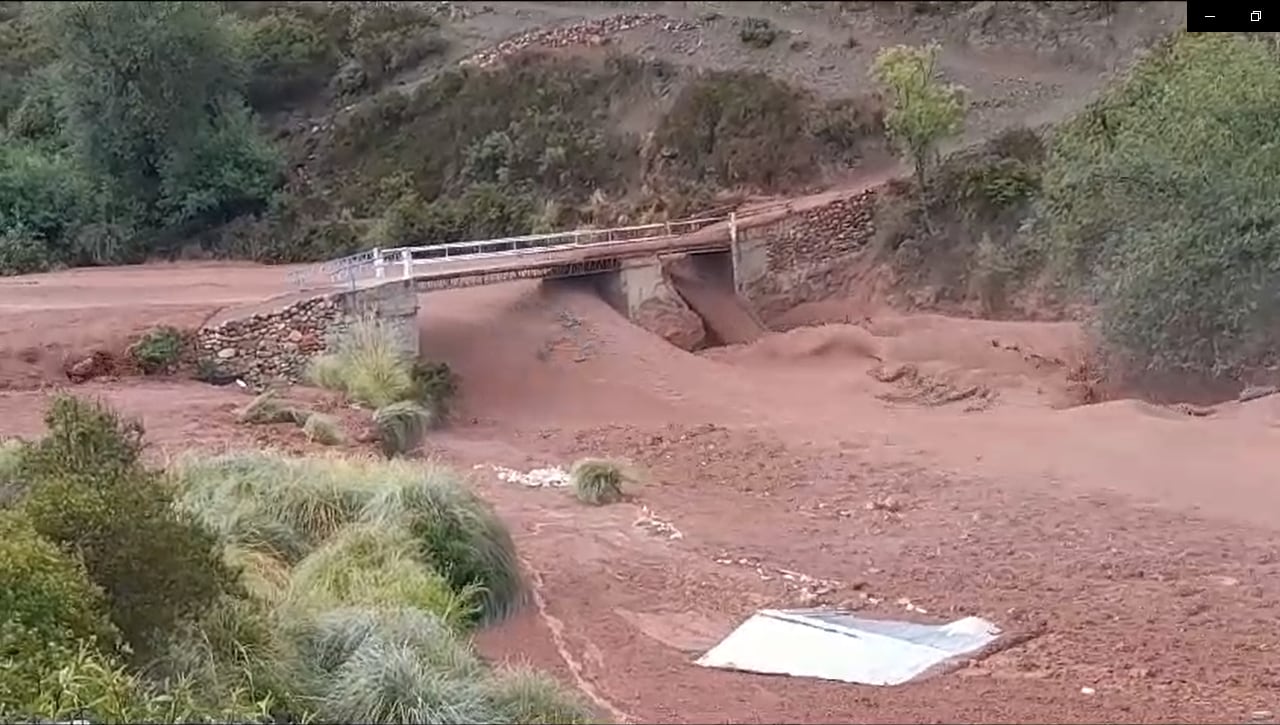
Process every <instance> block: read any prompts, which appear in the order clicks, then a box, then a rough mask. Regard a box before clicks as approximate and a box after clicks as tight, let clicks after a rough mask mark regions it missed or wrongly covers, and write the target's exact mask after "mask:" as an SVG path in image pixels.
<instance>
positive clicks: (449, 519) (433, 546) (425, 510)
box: [364, 464, 526, 622]
mask: <svg viewBox="0 0 1280 725" xmlns="http://www.w3.org/2000/svg"><path fill="white" fill-rule="evenodd" d="M364 520H365V521H369V522H376V523H377V524H378V525H382V526H391V525H400V526H404V527H405V528H406V529H407V530H408V531H409V532H410V533H412V534H413V536H414V537H415V538H416V539H417V540H418V541H419V543H420V545H421V546H422V547H423V555H424V556H425V558H426V560H427V562H429V563H430V564H431V565H432V566H433V567H434V568H435V570H436V571H438V572H440V573H441V574H443V575H444V576H445V578H446V579H448V580H449V583H450V584H451V585H452V586H453V588H454V590H455V591H463V590H464V589H467V588H469V587H477V586H478V587H479V588H480V589H481V592H482V593H481V597H480V605H481V609H480V612H479V618H480V619H481V620H482V621H486V622H491V621H496V620H499V619H502V618H504V617H506V616H507V615H508V614H510V613H511V612H513V611H515V610H516V609H517V608H518V607H520V606H521V605H523V604H524V603H525V596H526V591H525V588H524V583H523V580H522V578H521V575H520V562H519V559H518V558H517V556H516V551H515V543H514V542H513V541H512V539H511V533H510V532H509V531H508V530H507V528H506V526H505V525H504V524H503V523H502V520H501V519H499V518H498V516H497V515H496V514H495V513H494V512H493V509H491V508H490V507H489V506H488V504H486V503H485V502H484V501H482V500H481V499H480V498H478V497H477V496H476V495H475V494H473V493H472V492H471V491H470V490H468V489H467V488H466V487H465V485H463V483H462V482H460V481H459V480H458V479H457V477H456V475H455V474H454V473H453V472H451V471H449V470H448V469H446V468H443V467H440V466H436V465H434V464H428V465H427V467H426V468H425V470H423V471H421V472H420V473H418V474H417V475H410V476H399V477H396V478H395V479H390V477H388V480H386V481H385V483H384V485H383V486H382V487H380V489H379V490H378V491H376V492H375V494H374V496H373V497H372V498H371V499H370V501H369V503H368V505H367V507H366V508H365V512H364Z"/></svg>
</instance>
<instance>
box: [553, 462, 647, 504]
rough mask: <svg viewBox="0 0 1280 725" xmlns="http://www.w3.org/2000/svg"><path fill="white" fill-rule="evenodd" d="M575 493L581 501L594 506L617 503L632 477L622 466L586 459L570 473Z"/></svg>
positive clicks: (576, 464) (578, 463)
mask: <svg viewBox="0 0 1280 725" xmlns="http://www.w3.org/2000/svg"><path fill="white" fill-rule="evenodd" d="M569 479H570V480H571V481H572V482H573V493H574V495H575V496H577V497H578V500H579V501H582V502H583V503H589V504H592V505H593V506H599V505H601V504H607V503H615V502H617V501H621V500H622V498H623V491H622V486H623V484H624V483H626V482H628V481H630V480H632V477H631V475H630V474H629V473H627V472H626V470H625V469H624V468H623V467H622V465H620V464H618V463H614V462H613V461H606V460H602V459H599V458H584V459H583V460H581V461H578V462H577V463H575V464H573V469H572V470H570V471H569Z"/></svg>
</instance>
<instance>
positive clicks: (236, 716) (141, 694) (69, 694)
mask: <svg viewBox="0 0 1280 725" xmlns="http://www.w3.org/2000/svg"><path fill="white" fill-rule="evenodd" d="M50 654H51V657H53V658H54V659H56V660H57V661H58V662H59V664H60V667H59V668H58V669H56V670H52V671H48V672H46V673H45V674H44V676H43V677H42V678H41V679H40V681H39V683H38V684H37V686H36V689H35V690H34V691H33V692H32V693H31V694H30V696H29V698H28V699H26V700H23V701H19V702H0V719H2V720H4V721H5V722H30V721H34V722H113V723H116V722H119V723H124V722H148V723H253V722H261V720H262V717H263V715H264V714H265V712H264V709H263V707H262V705H261V704H260V703H254V702H251V701H250V700H249V698H248V697H246V696H245V694H244V693H243V692H239V691H237V692H232V693H230V695H229V696H228V698H227V699H225V700H221V701H219V702H217V703H209V702H208V701H207V700H205V699H204V698H202V697H201V696H200V695H199V694H197V693H196V692H195V690H194V688H193V687H192V686H191V684H190V683H189V682H178V683H176V684H175V685H174V686H173V687H168V688H160V687H156V686H154V685H151V684H150V683H147V682H145V681H143V680H140V679H139V678H138V677H136V676H135V675H133V674H131V673H130V672H129V671H128V670H126V669H125V668H124V667H121V666H120V665H119V664H117V663H116V662H115V661H114V660H112V659H110V658H109V657H106V656H104V655H103V654H102V653H100V652H98V651H96V650H94V649H93V648H92V647H91V646H89V645H87V644H84V643H81V644H80V646H79V647H78V648H72V649H70V650H66V649H59V650H51V652H50ZM15 669H16V667H15V663H13V662H12V661H4V660H0V690H2V689H3V688H4V687H5V686H6V685H7V684H8V683H11V682H12V680H11V677H12V676H13V675H14V670H15Z"/></svg>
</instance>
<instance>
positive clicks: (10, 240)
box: [0, 228, 52, 277]
mask: <svg viewBox="0 0 1280 725" xmlns="http://www.w3.org/2000/svg"><path fill="white" fill-rule="evenodd" d="M51 266H52V260H51V258H50V254H49V247H48V245H46V244H45V243H44V242H41V241H39V240H36V239H33V238H32V237H31V236H30V234H29V233H28V232H27V231H26V230H25V229H21V228H16V229H7V230H4V231H2V232H0V277H5V276H10V275H16V274H34V273H36V272H47V271H49V269H50V267H51Z"/></svg>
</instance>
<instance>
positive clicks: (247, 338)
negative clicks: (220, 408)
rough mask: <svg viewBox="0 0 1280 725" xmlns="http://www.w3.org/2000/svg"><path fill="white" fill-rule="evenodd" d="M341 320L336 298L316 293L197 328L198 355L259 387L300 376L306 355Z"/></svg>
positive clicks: (321, 347)
mask: <svg viewBox="0 0 1280 725" xmlns="http://www.w3.org/2000/svg"><path fill="white" fill-rule="evenodd" d="M341 319H342V310H341V307H340V304H339V302H338V301H337V300H336V299H334V298H333V297H332V296H330V297H320V298H316V299H311V300H304V301H302V302H298V303H295V304H292V305H289V306H288V307H285V308H284V309H282V310H279V311H277V312H271V313H267V314H256V315H252V316H250V317H246V318H244V319H240V320H229V321H227V322H224V323H222V324H220V325H218V326H216V327H206V328H202V329H201V330H200V332H199V334H198V338H197V339H198V345H199V347H200V352H201V355H202V357H204V358H205V359H206V360H211V361H213V362H214V363H215V364H216V365H217V367H218V369H219V370H222V371H225V372H227V373H232V374H235V375H237V376H239V377H240V378H241V379H243V380H244V381H245V382H246V383H249V384H250V385H252V386H254V387H257V388H261V387H265V386H266V385H269V384H271V383H282V382H297V381H299V380H300V379H301V378H302V375H303V373H304V372H305V371H306V366H307V364H308V363H309V362H310V360H311V358H312V357H314V356H316V355H318V354H320V353H322V352H324V351H325V349H327V347H328V343H329V339H330V337H332V336H333V335H334V334H335V333H336V332H338V331H339V329H340V327H341Z"/></svg>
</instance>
